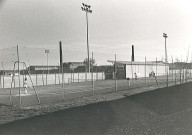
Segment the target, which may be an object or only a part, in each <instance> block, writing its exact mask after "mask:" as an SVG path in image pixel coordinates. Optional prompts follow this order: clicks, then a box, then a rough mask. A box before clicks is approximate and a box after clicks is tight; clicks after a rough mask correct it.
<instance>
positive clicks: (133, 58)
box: [131, 45, 135, 61]
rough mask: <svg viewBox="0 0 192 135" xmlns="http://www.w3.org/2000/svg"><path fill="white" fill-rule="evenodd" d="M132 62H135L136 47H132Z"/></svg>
mask: <svg viewBox="0 0 192 135" xmlns="http://www.w3.org/2000/svg"><path fill="white" fill-rule="evenodd" d="M131 61H135V56H134V45H132V55H131Z"/></svg>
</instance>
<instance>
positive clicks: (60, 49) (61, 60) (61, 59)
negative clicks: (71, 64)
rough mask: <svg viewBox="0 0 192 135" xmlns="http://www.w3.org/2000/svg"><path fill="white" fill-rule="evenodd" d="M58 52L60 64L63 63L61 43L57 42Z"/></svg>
mask: <svg viewBox="0 0 192 135" xmlns="http://www.w3.org/2000/svg"><path fill="white" fill-rule="evenodd" d="M59 52H60V66H62V64H63V53H62V43H61V41H60V42H59Z"/></svg>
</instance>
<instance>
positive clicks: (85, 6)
mask: <svg viewBox="0 0 192 135" xmlns="http://www.w3.org/2000/svg"><path fill="white" fill-rule="evenodd" d="M82 5H83V7H81V9H82V10H83V11H85V13H86V21H87V55H88V69H89V73H90V59H89V36H88V13H92V10H91V9H90V8H91V6H90V5H86V4H84V3H82Z"/></svg>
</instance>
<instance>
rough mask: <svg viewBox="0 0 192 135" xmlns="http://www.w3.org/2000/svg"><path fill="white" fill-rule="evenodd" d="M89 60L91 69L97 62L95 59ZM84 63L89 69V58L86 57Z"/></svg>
mask: <svg viewBox="0 0 192 135" xmlns="http://www.w3.org/2000/svg"><path fill="white" fill-rule="evenodd" d="M89 62H90V69H91V68H93V65H94V64H95V59H92V58H90V59H89ZM83 64H84V65H85V67H86V71H88V67H89V65H88V58H86V59H85V60H84V61H83Z"/></svg>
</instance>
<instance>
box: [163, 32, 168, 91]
mask: <svg viewBox="0 0 192 135" xmlns="http://www.w3.org/2000/svg"><path fill="white" fill-rule="evenodd" d="M163 37H164V38H165V71H166V72H167V87H168V69H167V68H168V66H169V65H168V61H167V46H166V38H168V36H167V34H165V33H163Z"/></svg>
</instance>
